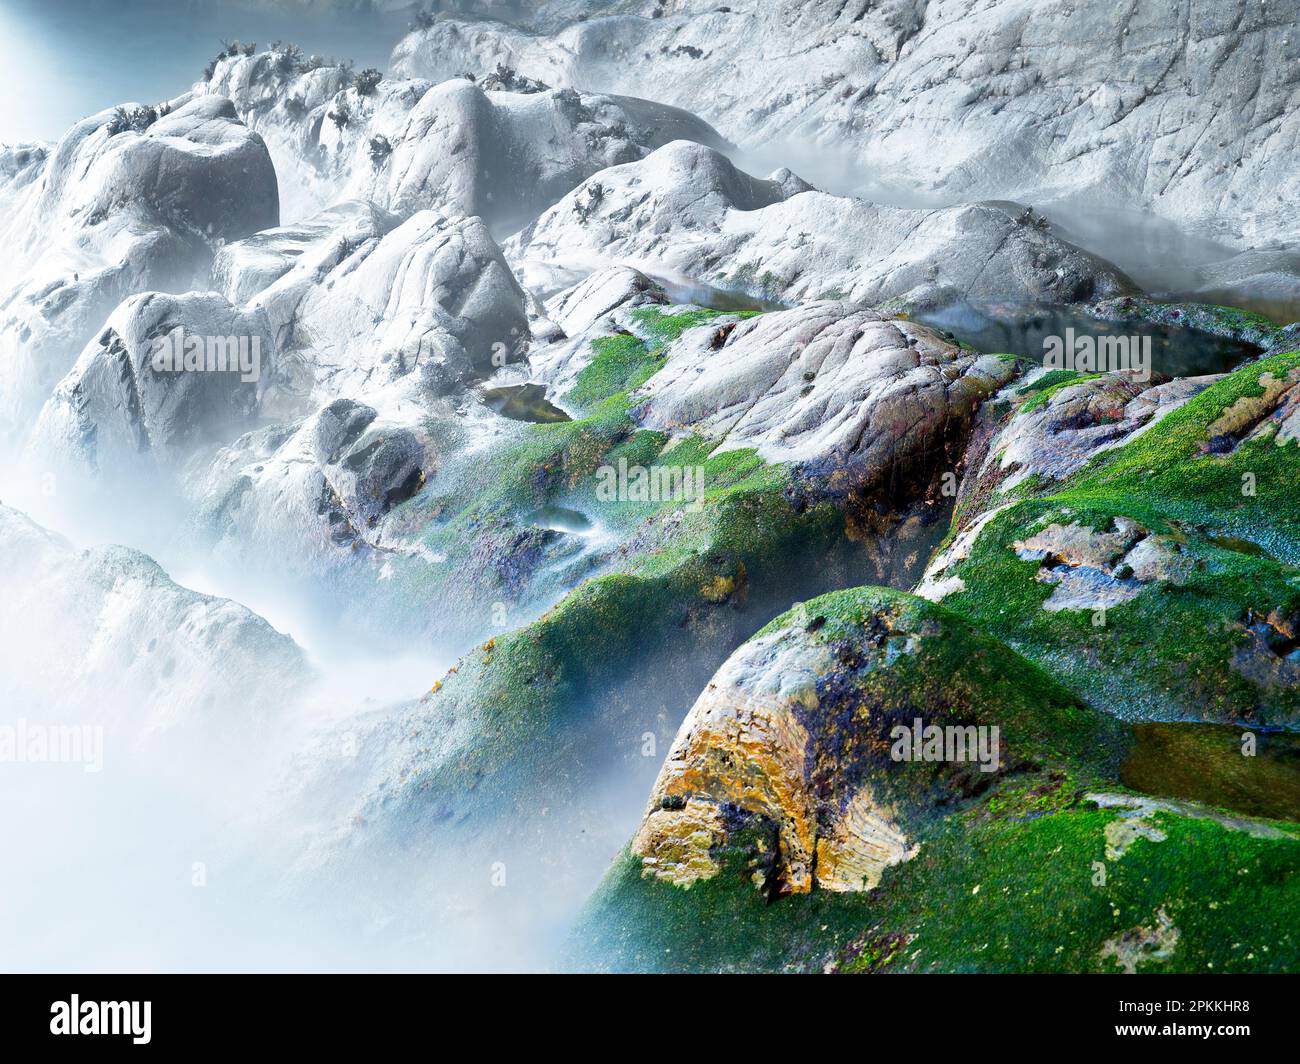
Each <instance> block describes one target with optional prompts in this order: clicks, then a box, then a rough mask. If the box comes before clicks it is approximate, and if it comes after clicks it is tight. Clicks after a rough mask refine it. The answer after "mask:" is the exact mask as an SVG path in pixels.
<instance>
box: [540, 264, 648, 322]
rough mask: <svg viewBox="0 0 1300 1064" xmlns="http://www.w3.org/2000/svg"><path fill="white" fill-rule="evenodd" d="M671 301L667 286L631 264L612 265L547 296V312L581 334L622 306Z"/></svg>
mask: <svg viewBox="0 0 1300 1064" xmlns="http://www.w3.org/2000/svg"><path fill="white" fill-rule="evenodd" d="M667 303H668V297H667V296H666V295H665V294H664V290H663V288H661V287H660V286H659V285H658V284H657V283H656V282H654V281H652V280H650V278H649V277H647V276H646V275H645V274H643V273H641V272H640V271H638V270H634V269H632V268H631V267H629V266H611V267H609V268H608V269H605V270H598V271H596V272H595V273H593V274H592V275H591V276H590V277H587V278H586V279H584V280H583V281H580V282H579V283H578V284H576V285H574V286H573V287H572V288H567V289H565V290H564V291H562V292H558V293H556V295H554V296H552V297H551V298H550V299H549V300H547V302H546V313H547V317H548V318H549V319H550V320H551V321H553V322H555V324H556V325H558V326H559V327H560V328H561V329H563V330H564V332H565V334H566V335H567V336H578V335H579V334H581V333H585V332H586V331H587V330H588V329H590V328H591V327H592V326H593V325H595V324H596V322H597V321H599V320H600V319H601V318H603V317H605V316H606V315H608V314H611V313H613V312H614V311H615V310H618V309H620V308H623V307H642V306H652V305H659V306H663V305H666V304H667Z"/></svg>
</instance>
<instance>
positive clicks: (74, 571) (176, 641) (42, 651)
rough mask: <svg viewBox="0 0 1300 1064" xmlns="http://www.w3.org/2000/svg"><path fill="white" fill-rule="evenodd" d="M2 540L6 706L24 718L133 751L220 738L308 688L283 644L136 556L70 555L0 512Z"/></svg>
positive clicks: (65, 545)
mask: <svg viewBox="0 0 1300 1064" xmlns="http://www.w3.org/2000/svg"><path fill="white" fill-rule="evenodd" d="M0 542H2V543H3V549H2V550H0V640H2V641H3V644H4V646H5V652H6V655H7V656H8V657H9V658H10V660H11V661H13V662H21V666H15V667H14V668H13V669H12V671H11V670H9V669H7V670H6V674H7V678H8V680H9V681H11V684H10V686H9V688H8V695H7V697H11V698H12V699H13V700H14V705H15V706H21V707H23V709H24V711H25V712H26V713H27V714H28V715H30V716H32V717H37V716H38V714H39V715H40V716H41V717H42V718H45V717H50V716H52V718H53V719H54V720H71V719H76V720H82V721H85V720H93V721H95V722H96V723H99V724H102V725H104V726H106V727H108V728H109V729H110V734H111V735H112V736H113V737H114V739H119V738H120V739H122V740H123V741H128V742H132V743H134V742H135V741H138V740H141V739H143V738H145V737H147V736H150V735H154V734H158V733H162V732H167V731H171V730H173V729H183V730H191V731H195V730H196V731H205V732H207V733H209V734H212V735H228V734H229V732H230V730H231V729H232V728H235V727H239V726H242V725H244V724H247V723H250V722H253V721H257V720H260V719H264V718H267V717H271V716H274V715H275V714H277V713H278V712H279V710H280V708H281V705H282V703H283V702H284V701H285V700H287V699H288V697H289V696H290V693H291V692H293V691H295V690H296V689H298V688H300V687H301V686H302V685H304V684H305V683H306V682H307V681H308V680H309V679H310V678H311V670H310V668H309V667H308V665H307V663H306V660H305V658H304V656H303V654H302V652H301V651H300V650H299V649H298V647H297V646H296V645H295V644H294V642H293V640H292V639H290V638H289V637H288V636H286V635H281V634H280V633H279V632H277V631H275V630H274V629H273V628H272V627H271V626H270V625H269V624H267V623H266V621H264V620H263V619H262V618H260V617H258V616H257V615H256V614H254V613H251V612H250V611H249V610H247V609H245V608H244V607H243V606H240V605H238V604H236V603H234V602H230V601H227V600H225V599H220V598H213V597H211V596H208V595H200V594H197V593H196V592H193V591H190V590H187V589H186V588H183V587H179V586H177V585H176V584H175V583H173V582H172V581H171V580H170V579H169V578H168V576H167V574H166V573H164V572H163V571H162V569H160V568H159V567H158V565H157V564H156V563H155V562H153V561H152V560H151V559H150V558H148V557H146V556H145V555H143V554H140V553H138V552H137V551H133V550H128V549H126V548H124V547H97V548H95V549H93V550H86V551H83V550H78V549H77V548H75V547H74V546H73V545H72V544H70V543H69V542H68V541H67V540H65V539H63V538H62V537H61V536H57V535H55V534H53V533H51V532H48V531H46V530H45V529H43V528H41V527H40V526H38V525H36V524H35V523H34V522H33V521H31V520H30V519H29V518H27V517H26V516H25V515H23V514H21V513H19V512H18V511H16V510H13V509H11V508H9V507H6V506H0ZM60 713H68V714H72V716H71V717H64V716H60V715H59V714H60ZM108 756H112V751H111V750H110V751H109V752H108Z"/></svg>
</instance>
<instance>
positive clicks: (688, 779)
mask: <svg viewBox="0 0 1300 1064" xmlns="http://www.w3.org/2000/svg"><path fill="white" fill-rule="evenodd" d="M1022 668H1023V663H1021V662H1019V661H1018V659H1017V657H1016V655H1015V654H1014V653H1013V652H1012V651H1010V650H1009V649H1007V648H1006V647H1003V646H1000V645H998V644H997V643H996V642H994V641H992V640H987V639H985V638H984V637H982V636H980V635H979V634H978V633H976V632H975V631H973V630H972V629H969V628H968V627H967V626H966V625H965V624H964V623H963V622H961V621H959V620H958V619H957V618H956V617H953V616H951V615H949V614H947V613H946V612H944V611H942V610H936V609H932V608H930V607H928V606H926V605H925V604H923V603H920V602H919V601H918V600H915V599H912V598H910V597H908V596H905V595H899V594H896V593H891V592H886V591H881V590H859V591H852V592H841V593H838V594H835V595H830V596H827V597H826V598H824V599H818V600H815V601H813V602H808V603H805V604H802V605H800V606H799V607H797V608H796V610H795V611H794V612H793V613H790V614H787V615H786V616H784V617H782V618H780V619H778V620H777V621H774V622H773V623H772V624H771V625H769V626H768V627H767V628H766V629H765V630H764V631H762V632H760V633H759V634H758V635H756V636H755V637H753V638H752V639H750V640H749V641H748V642H747V643H746V644H745V645H744V646H742V647H741V648H740V649H739V650H737V651H736V653H735V654H733V655H732V656H731V658H730V659H729V660H728V661H727V663H726V664H725V665H724V666H723V667H722V668H721V669H720V670H719V671H718V673H717V674H716V675H715V676H714V678H713V680H712V681H711V682H710V683H709V685H708V687H707V689H706V690H705V691H704V693H703V694H701V696H700V698H699V700H698V701H697V702H696V703H695V706H694V708H692V710H691V712H690V713H689V714H688V715H687V717H686V720H685V721H684V722H683V724H682V727H681V730H680V732H679V733H678V736H677V740H676V742H675V743H674V744H673V748H672V750H671V751H670V752H669V754H668V759H667V761H666V762H665V764H664V767H663V770H662V772H661V773H660V776H659V781H658V783H656V785H655V789H654V793H653V794H652V796H651V799H650V804H649V808H648V809H647V811H646V815H645V819H644V820H643V821H642V824H641V827H640V829H639V830H638V832H637V834H636V836H635V838H634V839H633V841H632V853H633V854H634V855H636V856H637V857H639V858H640V860H641V864H642V867H643V870H644V874H646V875H653V876H655V877H657V878H661V879H665V880H668V881H670V882H672V883H674V884H676V885H678V886H689V885H690V884H691V883H692V882H695V881H697V880H701V879H711V878H713V877H714V876H716V875H719V874H720V873H722V872H723V870H724V868H725V869H727V871H728V872H734V871H737V870H741V869H743V870H744V871H746V872H747V873H748V874H749V876H750V878H751V879H752V880H753V882H754V883H755V885H756V886H758V887H759V888H760V889H761V890H762V891H763V892H764V893H766V894H767V895H769V896H774V895H777V894H785V893H807V892H809V891H811V890H813V889H814V888H818V889H821V890H826V891H831V892H844V891H864V890H871V889H873V888H874V887H876V886H877V885H878V884H879V882H880V879H881V876H882V874H883V873H884V870H885V869H886V868H888V867H889V866H891V865H895V864H899V863H901V862H904V861H907V860H910V859H911V858H913V857H914V856H916V853H917V850H918V847H917V841H916V837H915V836H916V834H917V832H918V830H923V829H924V827H925V826H926V825H927V821H928V820H930V819H932V818H933V816H934V815H936V810H937V809H938V808H939V807H940V806H946V807H949V809H950V808H951V806H952V805H953V804H954V803H959V802H960V801H961V800H962V799H963V798H969V797H971V796H973V795H975V794H978V793H980V792H981V791H983V790H984V789H987V788H988V787H989V786H991V785H992V784H993V783H994V782H995V780H996V777H997V773H998V772H1002V771H1015V770H1017V768H1023V765H1020V764H1019V760H1020V759H1021V758H1025V757H1028V756H1029V755H1030V754H1031V752H1032V753H1033V754H1035V755H1037V756H1038V757H1043V756H1044V754H1045V752H1046V751H1047V750H1048V749H1050V748H1051V747H1052V746H1053V745H1057V747H1058V752H1057V756H1058V757H1059V756H1060V754H1061V752H1063V750H1064V749H1065V747H1064V746H1063V739H1064V737H1065V735H1067V734H1069V735H1077V734H1079V733H1081V732H1085V731H1088V730H1089V729H1091V730H1092V732H1093V737H1094V741H1101V742H1102V743H1105V742H1107V741H1111V742H1113V741H1115V734H1116V732H1115V729H1113V728H1111V727H1110V726H1108V725H1107V724H1106V723H1105V722H1104V721H1103V720H1102V719H1101V718H1100V717H1099V716H1095V715H1094V716H1092V717H1091V719H1090V714H1089V713H1088V712H1087V711H1085V710H1083V709H1082V707H1080V706H1078V705H1076V704H1072V701H1071V699H1070V698H1069V696H1067V695H1065V694H1064V692H1061V691H1059V690H1056V691H1051V688H1050V686H1048V685H1046V681H1045V678H1043V680H1042V681H1040V682H1042V683H1043V687H1042V688H1041V690H1042V691H1043V692H1044V693H1048V692H1050V694H1048V697H1047V698H1046V699H1045V701H1044V703H1043V704H1041V705H1040V704H1035V705H1034V706H1033V708H1032V710H1030V709H1029V707H1028V705H1027V704H1025V705H1021V702H1022V701H1023V700H1024V692H1023V691H1017V687H1018V686H1022V685H1023V684H1024V682H1025V681H1024V679H1023V676H1022V673H1021V670H1022ZM918 720H919V721H921V722H922V726H921V728H920V729H919V730H918V729H916V727H915V725H916V722H917V721H918ZM927 729H937V731H936V732H930V731H927ZM949 729H951V730H952V731H951V735H952V736H953V737H954V741H953V742H949V734H950V733H949ZM931 734H939V735H940V736H941V738H940V740H939V744H938V746H937V747H935V750H936V751H937V756H935V757H934V758H932V759H931V758H928V757H923V756H922V751H921V750H920V749H917V750H916V752H915V754H914V755H913V754H912V753H910V752H909V753H908V754H907V756H906V758H904V756H903V753H902V751H903V747H901V746H900V742H901V743H903V744H911V743H912V742H913V739H914V738H920V736H921V735H926V736H929V735H931ZM957 735H960V738H961V747H960V751H959V750H958V747H957V746H956V745H955V737H956V736H957ZM900 736H901V739H900ZM909 750H910V747H909ZM1099 760H1104V759H1099ZM945 811H947V810H945Z"/></svg>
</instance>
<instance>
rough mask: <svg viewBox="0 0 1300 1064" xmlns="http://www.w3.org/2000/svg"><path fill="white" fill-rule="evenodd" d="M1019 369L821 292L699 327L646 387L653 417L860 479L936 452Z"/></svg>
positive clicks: (866, 482) (647, 411) (731, 446)
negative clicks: (809, 299)
mask: <svg viewBox="0 0 1300 1064" xmlns="http://www.w3.org/2000/svg"><path fill="white" fill-rule="evenodd" d="M1014 374H1015V367H1014V365H1013V364H1011V363H1009V362H1006V361H1004V360H1001V359H998V358H994V357H990V356H980V355H976V354H973V353H970V352H964V351H962V350H961V349H960V348H958V347H955V346H954V345H952V344H949V343H946V342H945V341H943V340H941V339H940V338H939V337H938V336H937V335H936V334H935V333H934V332H932V331H931V330H930V329H928V328H926V327H925V326H922V325H917V324H915V323H913V322H908V321H900V320H897V319H891V318H886V317H884V316H883V315H880V314H877V313H875V312H873V311H870V310H865V309H863V308H861V307H856V306H853V305H851V304H847V303H812V304H809V305H807V306H803V307H800V308H799V309H797V310H790V311H784V312H781V313H776V314H765V315H762V316H761V317H758V318H753V319H750V320H748V321H745V322H742V323H740V324H739V325H735V326H734V327H727V328H724V329H722V330H717V329H714V328H701V329H696V330H692V331H691V332H689V333H687V334H685V335H684V336H683V337H682V339H681V341H679V342H678V343H677V344H676V345H674V347H673V348H672V351H671V354H670V357H669V359H668V364H667V365H666V366H665V367H664V368H663V369H662V370H660V371H659V373H657V374H656V375H655V376H654V377H652V378H651V379H650V380H649V381H647V382H646V384H645V385H644V386H643V387H642V388H641V389H640V390H639V391H638V392H637V396H638V397H640V398H642V399H643V402H642V403H641V405H640V406H639V407H638V408H637V409H636V411H635V415H634V416H635V417H636V418H637V419H638V421H639V422H640V423H641V424H642V425H644V426H645V427H646V428H652V429H658V430H660V431H665V432H673V431H681V430H683V429H688V430H690V431H692V432H697V433H699V434H701V435H703V436H705V437H708V438H711V439H720V440H722V444H721V447H720V448H719V451H728V450H736V449H740V448H754V449H755V450H757V451H758V453H759V454H760V455H761V456H762V457H763V458H764V459H765V460H767V461H769V462H774V463H775V462H791V463H795V464H798V465H801V466H803V467H805V468H807V469H809V470H810V471H817V472H828V473H829V472H831V471H832V470H837V471H841V472H840V476H841V477H843V478H845V479H846V480H849V481H851V482H852V486H853V487H855V488H857V489H859V490H861V489H866V488H874V487H876V486H877V485H878V484H879V483H881V482H882V480H883V479H884V478H886V477H887V476H890V475H893V474H898V473H901V472H906V471H907V470H908V466H909V464H910V463H912V462H914V461H918V460H927V459H932V458H933V457H934V455H935V453H936V452H937V451H939V450H941V449H942V447H943V445H944V442H945V436H946V434H947V433H949V432H950V431H952V430H953V429H954V428H956V427H957V426H959V425H961V424H962V423H963V422H965V421H966V420H967V419H968V418H969V417H970V415H971V414H973V413H974V411H975V409H976V407H977V406H978V405H979V403H980V402H981V401H982V400H983V399H984V398H985V397H986V396H988V395H990V394H992V393H993V392H995V391H996V390H997V389H998V388H999V387H1000V386H1001V385H1003V384H1005V383H1006V382H1007V381H1008V380H1010V379H1011V378H1012V376H1013V375H1014Z"/></svg>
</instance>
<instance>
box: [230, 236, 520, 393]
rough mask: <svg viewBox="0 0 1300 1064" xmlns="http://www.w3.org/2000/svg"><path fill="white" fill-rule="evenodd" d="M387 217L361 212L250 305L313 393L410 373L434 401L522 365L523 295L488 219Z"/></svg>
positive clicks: (368, 385) (363, 385)
mask: <svg viewBox="0 0 1300 1064" xmlns="http://www.w3.org/2000/svg"><path fill="white" fill-rule="evenodd" d="M388 221H389V219H388V217H387V216H385V215H382V214H381V215H377V216H371V215H368V214H366V213H364V212H363V213H362V215H361V217H360V219H359V221H358V222H357V226H356V228H351V229H349V230H347V231H346V232H344V233H338V232H334V233H331V235H330V236H329V237H327V238H325V239H323V240H321V241H318V242H317V243H316V244H315V245H314V246H313V247H312V248H311V249H310V250H309V251H307V252H304V254H303V255H301V256H300V257H299V258H298V259H297V261H296V262H295V264H294V266H293V267H292V269H290V270H289V271H288V272H286V273H285V274H284V275H283V276H281V277H280V278H279V279H278V280H277V281H275V282H274V283H273V284H272V285H271V286H270V287H269V288H267V289H265V290H264V291H262V292H261V293H260V294H259V295H257V296H256V297H254V299H253V300H252V301H251V302H250V304H249V306H250V308H256V309H261V310H263V311H265V313H266V314H267V317H268V319H269V320H270V323H271V328H272V330H273V331H274V333H275V335H276V338H277V343H278V345H279V347H280V349H281V350H282V351H289V352H297V353H298V355H297V358H298V359H299V360H301V361H302V362H303V363H304V364H305V365H304V375H306V376H309V379H310V388H311V389H312V390H313V391H314V393H315V394H316V395H317V396H319V397H321V398H324V399H330V398H337V397H339V396H349V395H351V396H356V395H357V394H358V389H361V388H372V389H373V388H378V387H381V386H383V385H385V384H388V383H392V382H397V381H402V380H403V379H404V378H407V377H412V379H414V380H418V381H419V382H420V386H421V387H423V388H425V389H427V390H429V391H430V392H432V393H435V394H436V393H441V392H445V391H449V390H453V389H455V388H460V387H465V386H466V385H468V384H470V383H473V382H474V381H476V380H478V379H481V378H482V377H484V376H487V375H488V374H490V373H491V372H492V371H493V370H494V369H495V368H498V367H499V366H502V365H505V364H506V363H508V362H512V361H516V360H518V359H519V358H520V357H521V356H522V354H523V351H524V350H525V349H526V346H527V342H528V314H527V308H526V303H525V296H524V293H523V291H522V289H520V287H519V285H518V283H517V282H516V281H515V279H514V276H513V275H512V274H511V272H510V268H509V267H508V266H507V265H506V263H505V260H504V258H503V257H502V255H501V251H500V249H499V248H498V247H497V245H496V243H495V242H494V241H493V240H492V237H491V236H490V235H489V234H488V231H487V227H486V226H485V225H484V223H483V222H482V221H481V220H479V219H477V218H465V219H448V218H447V217H446V216H444V215H440V214H437V213H435V212H433V211H421V212H419V213H418V214H415V215H413V216H412V217H411V218H409V219H408V220H407V221H405V222H403V223H402V224H401V225H398V226H397V227H396V228H392V229H389V228H387V226H388ZM237 254H238V253H237ZM291 357H292V356H291Z"/></svg>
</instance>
